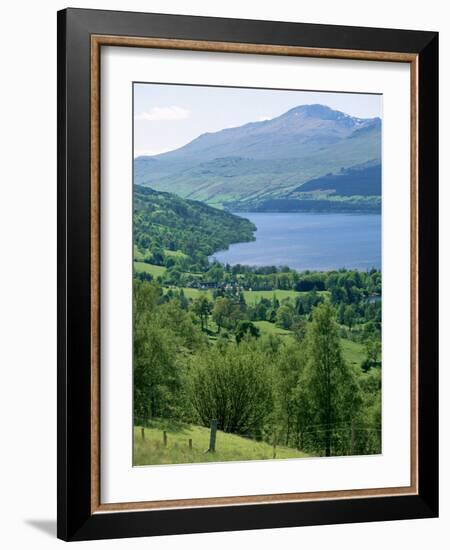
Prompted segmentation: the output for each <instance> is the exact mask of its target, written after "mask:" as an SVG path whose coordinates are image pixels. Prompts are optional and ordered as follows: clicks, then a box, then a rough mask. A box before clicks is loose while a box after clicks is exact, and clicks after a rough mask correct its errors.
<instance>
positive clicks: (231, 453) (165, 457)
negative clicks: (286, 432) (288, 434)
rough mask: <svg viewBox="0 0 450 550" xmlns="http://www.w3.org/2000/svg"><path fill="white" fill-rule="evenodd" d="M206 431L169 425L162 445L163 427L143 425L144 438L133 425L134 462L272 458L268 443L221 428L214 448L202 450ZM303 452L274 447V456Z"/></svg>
mask: <svg viewBox="0 0 450 550" xmlns="http://www.w3.org/2000/svg"><path fill="white" fill-rule="evenodd" d="M209 434H210V430H209V429H208V428H203V427H201V426H185V427H180V428H176V427H172V428H171V429H168V430H167V447H164V445H163V431H162V427H158V428H145V440H142V436H141V428H140V427H137V426H135V428H134V457H133V464H134V465H135V466H143V465H146V464H183V463H189V462H197V463H198V462H225V461H228V460H263V459H273V458H274V456H273V448H272V446H271V445H268V444H267V443H262V442H258V441H254V440H251V439H246V438H243V437H240V436H237V435H233V434H228V433H224V432H221V431H218V432H217V439H216V452H215V453H205V451H206V449H207V448H208V445H209ZM189 439H192V450H189V445H188V441H189ZM305 456H308V455H306V454H305V453H302V452H300V451H297V450H296V449H290V448H288V447H277V448H276V456H275V458H304V457H305Z"/></svg>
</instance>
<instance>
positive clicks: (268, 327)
mask: <svg viewBox="0 0 450 550" xmlns="http://www.w3.org/2000/svg"><path fill="white" fill-rule="evenodd" d="M253 324H254V325H255V326H257V327H258V328H259V330H260V331H261V335H264V334H274V335H276V336H292V332H291V331H290V330H285V329H284V328H281V327H277V325H276V324H275V323H269V321H253Z"/></svg>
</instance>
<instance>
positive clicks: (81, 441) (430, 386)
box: [58, 9, 438, 540]
mask: <svg viewBox="0 0 450 550" xmlns="http://www.w3.org/2000/svg"><path fill="white" fill-rule="evenodd" d="M93 35H97V36H101V35H108V36H110V37H112V38H113V39H115V40H116V41H117V43H118V44H119V43H120V42H123V44H124V45H125V44H127V39H126V38H125V37H135V38H136V45H138V42H139V38H145V39H170V40H175V41H176V40H179V41H183V40H189V41H197V42H204V41H208V42H221V43H231V44H241V45H243V47H244V48H245V47H246V46H245V45H266V46H267V45H268V46H269V47H271V46H273V47H274V48H275V49H276V48H277V47H281V48H282V47H285V46H288V47H300V48H311V49H317V48H319V49H324V48H325V49H327V50H340V51H341V53H342V57H345V56H346V53H347V54H349V56H350V52H354V54H353V55H352V57H356V56H357V52H365V55H361V58H368V55H369V56H370V52H374V53H375V52H378V53H379V52H385V54H386V58H389V52H391V53H393V54H398V55H400V54H405V55H407V54H413V55H414V56H416V57H417V68H418V76H417V78H418V105H417V108H418V109H417V110H418V113H417V128H418V158H417V170H418V183H417V187H418V197H417V199H418V200H417V207H418V208H417V213H416V217H417V220H418V223H417V224H416V226H415V227H413V228H412V230H413V231H417V236H418V258H417V260H418V315H417V316H416V317H417V319H416V322H417V332H418V363H419V367H420V368H419V369H418V379H417V386H418V411H417V421H418V426H417V427H418V490H417V492H416V494H408V495H396V496H378V497H377V498H373V497H372V498H358V497H356V498H355V497H353V498H340V499H336V498H335V499H321V500H311V501H301V502H288V501H286V502H270V503H261V504H258V503H256V504H245V505H239V504H229V505H228V504H227V505H224V506H212V505H204V506H199V507H190V508H189V507H184V508H174V509H154V510H140V511H136V510H135V511H126V508H125V509H124V511H120V512H119V511H116V512H113V513H111V512H106V511H100V512H97V513H96V512H95V507H93V506H92V494H93V486H94V485H95V484H96V482H97V481H98V480H96V479H95V468H93V467H92V466H93V465H92V450H93V448H92V446H93V445H95V439H94V440H92V441H91V433H92V432H93V425H94V424H93V420H92V409H91V396H92V389H93V386H95V385H97V384H98V380H95V378H94V379H93V378H92V372H91V361H92V357H93V356H95V355H96V354H97V353H98V349H97V348H96V347H95V344H93V343H92V339H91V334H92V332H91V331H92V326H91V321H92V315H91V314H92V301H91V295H92V286H91V283H92V280H91V271H92V269H91V267H92V265H93V264H95V263H96V262H97V261H98V258H96V252H95V250H91V237H92V234H91V232H92V228H91V223H92V219H91V212H92V210H91V184H90V182H91V181H92V180H93V179H95V178H96V177H98V174H97V173H95V171H94V172H91V155H92V149H91V145H92V143H91V141H92V134H91V53H92V52H91V40H92V37H93ZM121 37H122V38H121ZM199 49H201V46H200V47H199ZM355 52H356V54H355ZM312 53H313V52H312ZM330 56H331V55H330ZM335 57H340V55H335ZM95 139H96V138H95V136H94V141H95ZM437 143H438V35H437V33H434V32H423V31H405V30H392V29H372V28H362V27H344V26H328V25H312V24H301V23H281V22H271V21H250V20H239V19H219V18H209V17H192V16H175V15H162V14H146V13H131V12H113V11H102V10H84V9H67V10H63V11H61V12H58V537H59V538H62V539H64V540H88V539H100V538H113V537H132V536H148V535H165V534H180V533H201V532H209V531H229V530H243V529H258V528H275V527H290V526H301V525H321V524H328V523H350V522H365V521H381V520H394V519H412V518H425V517H436V516H437V514H438V331H437V325H438V269H437V262H438V147H437ZM95 146H98V143H97V144H95V143H94V147H95ZM94 286H95V284H94Z"/></svg>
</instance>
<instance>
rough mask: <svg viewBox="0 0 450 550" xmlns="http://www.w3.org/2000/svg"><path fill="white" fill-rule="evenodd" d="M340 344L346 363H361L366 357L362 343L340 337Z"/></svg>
mask: <svg viewBox="0 0 450 550" xmlns="http://www.w3.org/2000/svg"><path fill="white" fill-rule="evenodd" d="M341 346H342V351H343V354H344V359H345V360H346V361H347V363H352V364H353V365H361V363H362V362H363V361H364V359H365V358H366V352H365V349H364V346H363V345H362V344H358V343H357V342H352V341H351V340H347V338H341Z"/></svg>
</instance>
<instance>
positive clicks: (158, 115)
mask: <svg viewBox="0 0 450 550" xmlns="http://www.w3.org/2000/svg"><path fill="white" fill-rule="evenodd" d="M190 116H191V112H190V111H189V110H188V109H184V108H183V107H178V106H176V105H172V106H171V107H152V108H151V109H150V110H149V111H146V112H143V113H140V114H139V115H137V117H136V119H137V120H150V121H153V120H186V119H187V118H189V117H190Z"/></svg>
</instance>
